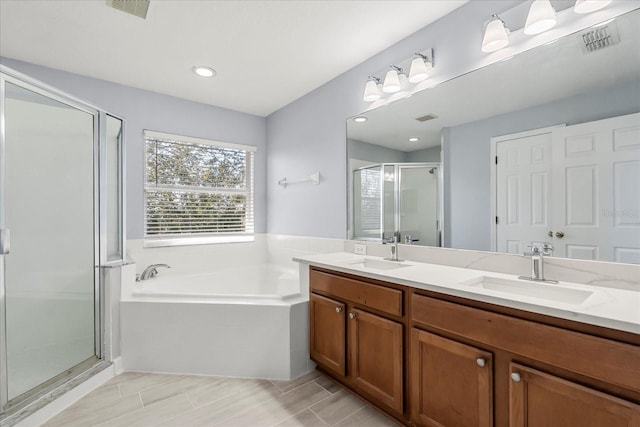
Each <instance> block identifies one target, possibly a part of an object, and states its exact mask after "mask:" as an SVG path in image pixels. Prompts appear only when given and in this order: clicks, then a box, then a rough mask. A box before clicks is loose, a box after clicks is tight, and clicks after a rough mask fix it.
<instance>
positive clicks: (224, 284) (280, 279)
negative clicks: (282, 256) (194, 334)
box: [133, 264, 300, 303]
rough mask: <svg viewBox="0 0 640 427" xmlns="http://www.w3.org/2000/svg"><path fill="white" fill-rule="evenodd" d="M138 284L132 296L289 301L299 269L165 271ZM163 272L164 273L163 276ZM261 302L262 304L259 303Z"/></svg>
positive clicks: (259, 267) (258, 267) (296, 291)
mask: <svg viewBox="0 0 640 427" xmlns="http://www.w3.org/2000/svg"><path fill="white" fill-rule="evenodd" d="M160 271H161V274H160V275H158V276H157V277H154V278H153V279H150V280H143V281H141V282H137V283H136V286H135V288H134V291H133V294H134V295H135V296H145V297H174V298H186V299H188V298H194V297H195V298H205V299H218V300H225V301H226V300H235V301H238V302H245V303H251V302H254V301H253V300H255V299H258V300H270V301H271V302H274V303H275V302H278V301H290V300H292V299H295V298H297V297H300V281H299V279H298V270H297V269H295V268H292V267H283V266H280V265H277V264H259V265H246V266H244V267H230V268H225V269H222V270H218V271H213V272H208V273H198V274H184V275H172V274H170V272H168V271H167V270H160ZM163 273H164V274H163ZM261 302H263V301H261Z"/></svg>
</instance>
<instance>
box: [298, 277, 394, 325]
mask: <svg viewBox="0 0 640 427" xmlns="http://www.w3.org/2000/svg"><path fill="white" fill-rule="evenodd" d="M309 285H310V287H311V289H312V290H315V291H320V292H326V293H328V294H331V295H333V296H335V297H338V298H343V299H346V300H349V301H353V302H355V303H358V304H361V305H363V306H366V307H371V308H373V309H376V310H380V311H383V312H385V313H389V314H391V315H395V316H402V291H400V290H398V289H392V288H386V287H384V286H378V285H373V284H371V283H365V282H361V281H359V280H354V279H347V278H346V277H341V276H335V275H333V274H329V273H324V272H322V271H317V270H310V271H309Z"/></svg>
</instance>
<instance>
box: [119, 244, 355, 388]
mask: <svg viewBox="0 0 640 427" xmlns="http://www.w3.org/2000/svg"><path fill="white" fill-rule="evenodd" d="M127 245H128V252H129V255H130V257H131V258H132V259H133V260H135V261H136V264H133V265H128V266H126V267H125V268H124V269H123V271H122V284H121V303H120V319H121V333H120V335H121V354H122V356H121V360H122V367H123V369H124V370H125V371H141V372H159V373H177V374H195V375H217V376H225V377H241V378H266V379H276V380H289V379H293V378H296V377H298V376H300V375H302V374H304V373H306V372H308V371H310V370H312V369H313V368H314V366H315V365H314V364H313V362H311V360H310V359H309V344H308V340H309V336H308V300H309V293H308V283H307V278H308V276H307V274H305V272H304V271H300V270H299V267H298V265H297V263H294V262H292V261H291V259H292V258H293V257H294V256H296V255H301V254H309V253H323V252H338V251H341V250H342V248H343V247H344V241H343V240H338V239H317V238H305V237H292V236H272V235H258V236H256V241H255V242H253V243H251V244H247V243H242V244H225V245H204V246H195V247H194V246H192V247H171V248H153V249H149V248H144V247H143V245H142V242H141V241H128V242H127ZM154 263H167V264H169V265H171V267H172V268H171V269H159V274H158V276H157V277H154V278H152V279H149V280H144V281H141V282H135V274H136V272H137V273H140V272H141V271H142V270H143V269H144V268H145V266H147V265H150V264H154Z"/></svg>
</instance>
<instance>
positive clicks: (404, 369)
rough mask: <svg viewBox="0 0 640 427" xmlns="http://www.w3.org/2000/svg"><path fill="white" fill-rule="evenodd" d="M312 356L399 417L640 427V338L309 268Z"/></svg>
mask: <svg viewBox="0 0 640 427" xmlns="http://www.w3.org/2000/svg"><path fill="white" fill-rule="evenodd" d="M309 279H310V291H311V296H310V353H311V358H312V359H313V360H314V361H315V362H316V363H317V364H318V366H319V368H320V369H322V370H323V371H325V372H327V373H328V374H330V375H332V376H333V377H334V378H335V379H337V380H338V381H340V382H341V383H342V384H344V385H345V386H346V387H348V388H350V389H351V390H352V391H354V392H355V393H357V394H359V395H361V396H363V397H365V398H366V399H368V400H369V401H370V402H372V403H373V404H374V405H376V406H377V407H379V408H380V409H382V410H384V411H385V412H386V413H388V414H390V415H391V416H393V417H394V418H396V419H397V420H399V421H401V422H404V423H405V424H406V425H410V426H429V427H467V426H469V427H491V426H496V427H507V426H508V427H521V426H522V427H524V426H527V427H574V426H575V427H605V426H606V427H618V426H620V427H622V426H624V427H640V405H639V404H638V403H640V337H638V335H637V334H632V333H627V332H623V331H616V330H610V329H606V328H602V327H597V326H591V325H586V324H584V323H576V322H571V321H569V320H564V319H558V318H554V317H550V316H543V315H540V314H535V313H528V312H524V311H521V310H516V309H512V308H505V307H500V306H496V305H491V304H487V303H481V302H478V301H473V300H469V299H464V298H458V297H452V296H448V295H443V294H439V293H435V292H429V291H423V290H418V289H415V288H412V287H408V286H400V285H396V284H387V283H386V282H382V281H378V280H373V279H368V278H361V277H358V276H354V275H350V274H345V273H340V272H332V271H330V270H325V269H321V268H317V267H311V268H310V271H309Z"/></svg>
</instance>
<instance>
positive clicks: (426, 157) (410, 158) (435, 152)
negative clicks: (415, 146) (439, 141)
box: [406, 145, 442, 163]
mask: <svg viewBox="0 0 640 427" xmlns="http://www.w3.org/2000/svg"><path fill="white" fill-rule="evenodd" d="M441 151H442V147H441V146H439V145H438V146H437V147H431V148H425V149H423V150H416V151H411V152H409V153H407V157H406V159H407V162H412V163H420V162H439V161H440V155H441V154H440V152H441Z"/></svg>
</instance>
